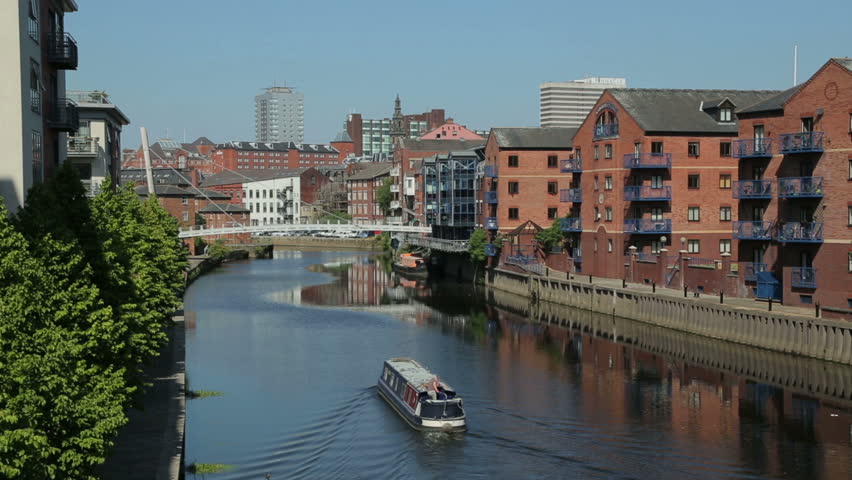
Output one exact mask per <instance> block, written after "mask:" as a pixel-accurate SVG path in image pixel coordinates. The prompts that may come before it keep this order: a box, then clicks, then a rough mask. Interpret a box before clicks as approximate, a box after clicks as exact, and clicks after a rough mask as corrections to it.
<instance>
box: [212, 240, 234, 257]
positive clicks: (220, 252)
mask: <svg viewBox="0 0 852 480" xmlns="http://www.w3.org/2000/svg"><path fill="white" fill-rule="evenodd" d="M229 253H231V247H229V246H227V245H225V242H224V241H223V240H222V239H221V238H220V239H217V240H216V241H215V242H213V243H211V244H210V249H209V250H207V254H208V255H209V256H210V258H213V259H215V260H220V261H221V260H224V259H226V258H227V257H228V254H229Z"/></svg>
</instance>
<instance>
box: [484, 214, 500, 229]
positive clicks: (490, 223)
mask: <svg viewBox="0 0 852 480" xmlns="http://www.w3.org/2000/svg"><path fill="white" fill-rule="evenodd" d="M485 228H486V229H487V230H497V229H498V228H499V227H498V225H497V217H485Z"/></svg>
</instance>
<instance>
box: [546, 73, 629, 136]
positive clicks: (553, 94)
mask: <svg viewBox="0 0 852 480" xmlns="http://www.w3.org/2000/svg"><path fill="white" fill-rule="evenodd" d="M607 88H627V79H625V78H612V77H590V78H584V79H581V80H574V81H572V82H545V83H542V84H541V85H540V86H539V95H540V99H539V100H540V104H539V112H540V121H541V126H542V127H579V126H580V124H581V123H583V120H585V119H586V116H587V115H588V114H589V112H590V111H591V110H592V107H594V106H595V103H596V102H597V101H598V98H600V96H601V93H603V91H604V90H606V89H607Z"/></svg>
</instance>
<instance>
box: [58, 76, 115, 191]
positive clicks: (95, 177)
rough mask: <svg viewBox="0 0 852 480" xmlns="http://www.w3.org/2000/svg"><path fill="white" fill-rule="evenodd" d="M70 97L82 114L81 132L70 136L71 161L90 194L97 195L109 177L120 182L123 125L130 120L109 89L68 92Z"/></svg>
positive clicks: (69, 155)
mask: <svg viewBox="0 0 852 480" xmlns="http://www.w3.org/2000/svg"><path fill="white" fill-rule="evenodd" d="M66 97H67V98H69V99H71V100H72V101H74V103H75V104H77V110H78V111H79V117H80V123H79V127H78V128H77V131H76V132H75V133H74V134H73V135H71V136H69V137H68V149H67V150H68V161H69V162H71V165H73V166H74V167H75V168H76V169H77V171H78V172H80V180H81V181H82V182H83V186H84V187H86V190H87V192H88V193H89V195H97V194H98V191H99V190H100V186H101V184H103V182H104V180H106V179H107V178H109V179H110V180H112V181H113V183H118V176H119V175H118V172H119V169H120V168H121V127H123V126H125V125H127V124H129V123H130V120H129V119H128V118H127V116H125V115H124V113H122V111H121V110H120V109H119V108H118V107H117V106H115V105H113V104H112V102H110V101H109V95H107V94H106V93H105V92H99V91H92V92H82V91H68V92H66Z"/></svg>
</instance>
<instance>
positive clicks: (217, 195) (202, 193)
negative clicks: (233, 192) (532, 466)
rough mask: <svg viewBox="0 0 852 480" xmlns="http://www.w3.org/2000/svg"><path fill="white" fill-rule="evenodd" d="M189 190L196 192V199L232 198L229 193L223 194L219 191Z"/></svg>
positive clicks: (205, 189) (207, 189) (206, 189)
mask: <svg viewBox="0 0 852 480" xmlns="http://www.w3.org/2000/svg"><path fill="white" fill-rule="evenodd" d="M188 190H192V191H193V192H195V196H196V197H201V198H209V199H210V200H230V199H231V196H230V195H228V194H227V193H222V192H220V191H218V190H211V189H209V188H189V189H188Z"/></svg>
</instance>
